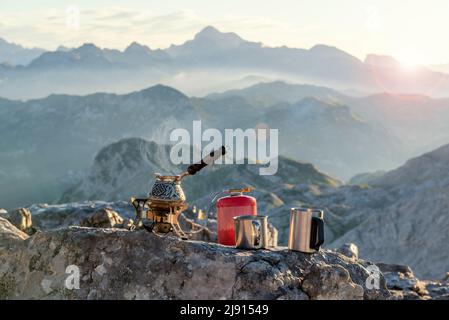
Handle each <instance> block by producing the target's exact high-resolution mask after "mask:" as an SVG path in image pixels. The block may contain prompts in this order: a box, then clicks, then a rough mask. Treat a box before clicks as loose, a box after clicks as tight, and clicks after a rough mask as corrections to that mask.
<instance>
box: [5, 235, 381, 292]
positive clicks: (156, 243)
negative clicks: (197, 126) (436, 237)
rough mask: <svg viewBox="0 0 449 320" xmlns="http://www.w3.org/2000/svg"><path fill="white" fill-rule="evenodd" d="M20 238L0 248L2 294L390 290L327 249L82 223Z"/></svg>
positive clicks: (360, 264)
mask: <svg viewBox="0 0 449 320" xmlns="http://www.w3.org/2000/svg"><path fill="white" fill-rule="evenodd" d="M2 230H3V229H2ZM16 230H17V229H16ZM7 232H8V231H7ZM20 242H21V243H24V244H25V245H20V244H16V245H14V247H13V249H14V250H6V249H3V248H0V261H1V262H2V263H1V264H0V288H2V287H6V288H8V289H7V290H5V291H4V292H3V293H1V294H2V295H3V296H2V298H6V299H13V298H14V299H29V298H33V299H309V298H310V299H362V298H363V299H388V298H389V296H390V293H389V291H388V290H387V289H386V286H385V281H384V280H383V278H382V281H381V286H380V288H379V289H378V290H369V289H367V288H366V287H365V279H366V277H367V276H369V273H368V272H367V270H366V266H367V265H368V264H369V263H367V262H363V261H362V262H357V263H355V262H353V261H351V260H350V259H346V258H344V257H343V256H342V255H340V254H337V253H334V252H332V251H321V252H319V253H317V254H314V255H307V254H302V253H298V252H290V251H288V250H286V248H279V249H277V250H261V251H241V250H237V249H234V248H232V247H225V246H221V245H218V244H213V243H205V242H200V241H182V240H179V239H177V238H174V237H171V236H168V237H165V238H160V237H157V236H155V235H153V234H151V233H148V232H146V231H143V230H137V231H128V230H123V229H107V228H102V229H95V228H83V227H71V228H68V229H58V230H54V231H49V232H38V233H36V234H35V235H34V236H32V237H30V238H28V239H26V240H20ZM75 271H79V277H78V279H79V289H73V288H74V287H76V286H73V284H74V283H75V284H76V281H74V282H73V281H72V280H73V277H76V276H77V273H76V272H75ZM67 283H68V284H69V286H67ZM70 284H72V285H70ZM69 288H71V289H73V290H71V289H69Z"/></svg>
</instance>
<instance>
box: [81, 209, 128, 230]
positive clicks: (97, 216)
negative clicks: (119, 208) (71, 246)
mask: <svg viewBox="0 0 449 320" xmlns="http://www.w3.org/2000/svg"><path fill="white" fill-rule="evenodd" d="M132 223H133V222H132V220H130V219H127V220H124V219H123V218H122V217H121V216H120V215H119V214H118V213H117V212H115V211H114V210H112V209H109V208H101V209H99V210H97V211H95V212H94V213H93V214H92V215H91V216H89V217H87V218H84V219H83V220H82V221H81V222H80V225H81V226H82V227H94V228H122V227H123V228H125V229H127V228H129V226H130V225H132Z"/></svg>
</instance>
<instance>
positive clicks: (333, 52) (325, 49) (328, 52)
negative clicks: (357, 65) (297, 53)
mask: <svg viewBox="0 0 449 320" xmlns="http://www.w3.org/2000/svg"><path fill="white" fill-rule="evenodd" d="M309 52H311V53H313V54H317V55H324V56H335V57H345V58H349V59H351V60H354V61H358V62H361V61H360V60H359V59H357V58H356V57H354V56H353V55H351V54H349V53H347V52H346V51H343V50H341V49H339V48H337V47H334V46H329V45H325V44H317V45H315V46H313V47H312V48H310V50H309Z"/></svg>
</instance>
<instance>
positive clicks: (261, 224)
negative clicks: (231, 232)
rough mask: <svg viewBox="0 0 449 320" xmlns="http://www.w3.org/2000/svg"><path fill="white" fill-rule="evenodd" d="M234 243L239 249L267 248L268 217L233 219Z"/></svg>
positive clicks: (240, 217)
mask: <svg viewBox="0 0 449 320" xmlns="http://www.w3.org/2000/svg"><path fill="white" fill-rule="evenodd" d="M234 223H235V243H236V247H237V248H239V249H249V250H251V249H255V250H257V249H265V248H267V247H268V216H239V217H235V218H234Z"/></svg>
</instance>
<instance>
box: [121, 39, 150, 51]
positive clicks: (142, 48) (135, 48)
mask: <svg viewBox="0 0 449 320" xmlns="http://www.w3.org/2000/svg"><path fill="white" fill-rule="evenodd" d="M150 51H151V49H150V48H149V47H148V46H145V45H141V44H140V43H138V42H136V41H134V42H132V43H131V44H130V45H129V46H128V47H126V49H125V52H128V53H129V52H150Z"/></svg>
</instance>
